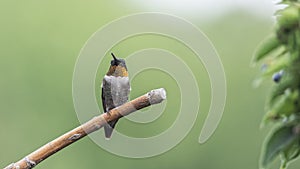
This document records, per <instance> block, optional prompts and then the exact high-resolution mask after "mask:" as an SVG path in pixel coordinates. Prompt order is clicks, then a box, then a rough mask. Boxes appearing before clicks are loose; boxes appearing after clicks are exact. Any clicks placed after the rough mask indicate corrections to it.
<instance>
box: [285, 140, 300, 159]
mask: <svg viewBox="0 0 300 169" xmlns="http://www.w3.org/2000/svg"><path fill="white" fill-rule="evenodd" d="M299 154H300V145H299V139H297V140H296V141H294V143H293V144H292V145H290V146H289V148H287V149H286V150H285V151H283V153H282V157H281V158H282V160H283V161H285V162H286V163H288V162H290V161H292V160H294V159H295V158H297V157H298V156H299Z"/></svg>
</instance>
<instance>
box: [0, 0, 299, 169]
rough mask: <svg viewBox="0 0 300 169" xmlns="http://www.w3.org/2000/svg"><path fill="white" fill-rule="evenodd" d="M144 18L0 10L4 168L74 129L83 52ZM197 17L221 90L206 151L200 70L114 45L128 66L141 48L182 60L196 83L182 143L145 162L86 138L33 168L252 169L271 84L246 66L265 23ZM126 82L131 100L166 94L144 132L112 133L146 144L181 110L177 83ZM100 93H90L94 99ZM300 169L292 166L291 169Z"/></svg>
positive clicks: (150, 73)
mask: <svg viewBox="0 0 300 169" xmlns="http://www.w3.org/2000/svg"><path fill="white" fill-rule="evenodd" d="M145 11H149V10H147V9H144V8H142V7H141V6H140V5H136V4H134V3H129V2H125V1H119V2H116V1H112V2H110V1H96V0H93V1H87V2H86V1H79V0H73V1H56V0H52V1H49V0H45V1H36V0H29V1H16V0H1V1H0V52H1V58H0V74H1V83H0V125H1V128H0V132H1V133H0V134H1V139H0V164H1V167H5V166H6V165H8V164H9V163H11V162H14V161H17V160H19V159H20V158H22V157H24V156H25V155H27V154H28V153H30V152H32V151H33V150H35V149H36V148H38V147H40V146H42V145H43V144H45V143H47V142H48V141H50V140H52V139H54V138H56V137H57V136H59V135H61V134H62V133H64V132H66V131H68V130H70V129H72V128H74V127H76V126H78V125H79V122H78V120H77V116H76V113H75V111H74V108H73V100H72V75H73V69H74V66H75V63H76V59H77V56H78V54H79V52H80V49H81V48H82V47H83V45H84V44H85V42H86V41H87V39H88V38H89V37H90V36H91V35H92V34H93V33H94V32H95V31H96V30H98V29H99V28H100V27H101V26H103V25H104V24H107V23H109V22H110V21H112V20H114V19H117V18H119V17H121V16H125V15H128V14H133V13H136V12H145ZM150 11H151V10H150ZM194 15H195V16H197V12H194ZM195 18H197V17H194V19H193V20H192V22H193V23H194V24H195V25H197V26H198V27H199V28H200V29H201V30H203V31H204V33H205V34H206V35H207V36H208V37H209V38H210V40H211V41H212V42H213V44H214V45H215V47H216V49H217V51H218V52H219V54H220V56H221V60H222V62H223V65H224V68H225V73H226V77H227V85H228V86H227V92H228V94H227V102H226V107H225V112H224V116H223V119H222V121H221V123H220V125H219V127H218V129H217V131H216V132H215V134H214V135H213V137H211V138H210V140H209V141H208V142H207V143H205V144H203V145H200V144H199V143H198V137H199V133H200V130H201V127H202V125H203V122H204V119H205V117H206V115H207V114H206V112H207V111H208V109H209V103H210V89H209V85H210V84H209V79H208V77H207V74H206V72H205V69H204V68H203V67H198V66H197V65H199V64H198V63H196V62H195V57H193V56H192V53H191V52H190V51H188V50H187V49H185V48H184V47H182V45H181V44H180V43H179V42H176V41H174V40H173V41H172V40H171V39H168V38H165V37H159V36H154V35H153V36H151V35H147V36H142V37H133V38H131V39H128V40H127V41H125V42H124V43H121V44H118V45H116V46H115V47H114V48H113V51H116V53H118V55H120V56H122V57H125V56H127V55H129V54H130V53H131V52H134V51H136V50H138V49H142V48H145V47H159V48H164V49H167V50H170V51H172V52H173V53H175V54H177V55H178V56H182V59H183V60H185V61H186V63H187V64H188V65H189V66H190V67H191V69H192V70H193V72H194V74H196V75H198V76H197V77H196V79H197V82H198V83H199V90H200V93H201V103H200V112H201V113H200V115H199V116H198V118H197V121H196V124H195V125H194V127H193V128H192V130H191V132H190V133H189V135H188V136H187V137H186V138H185V139H184V140H183V141H182V142H181V143H180V144H178V145H177V146H176V147H175V148H173V149H172V150H170V151H168V152H166V153H164V154H161V155H159V156H155V157H151V158H145V159H129V158H123V157H119V156H116V155H113V154H111V153H109V152H106V151H104V150H103V149H101V148H99V147H98V146H97V145H96V144H95V143H94V142H93V141H91V140H90V139H89V138H88V137H87V138H85V139H83V140H81V141H79V142H78V143H75V144H74V145H71V146H70V147H68V148H66V149H64V150H63V151H61V152H59V153H57V154H56V155H54V156H52V157H50V158H49V159H47V160H46V161H44V162H42V163H41V164H39V165H38V166H37V167H36V168H40V169H41V168H43V169H52V168H64V169H68V168H70V169H71V168H122V169H126V168H144V169H147V168H162V169H163V168H173V169H177V168H178V169H180V168H203V169H219V168H225V169H227V168H228V169H238V168H243V169H253V168H258V160H259V155H260V151H261V150H260V149H261V145H262V142H263V140H264V138H265V135H266V133H267V131H268V128H265V129H263V130H260V129H259V125H260V121H261V118H262V116H263V110H264V99H265V95H266V93H267V91H268V89H269V85H271V84H272V83H271V81H270V82H266V83H264V84H263V86H261V87H259V88H257V89H254V88H253V86H252V83H253V80H254V79H255V76H256V74H257V73H258V71H259V68H258V67H256V68H252V67H250V66H249V65H250V62H251V58H252V54H253V52H254V50H255V48H256V46H257V45H258V43H259V42H260V41H261V40H262V39H264V37H265V36H267V35H268V34H269V32H270V31H271V30H272V25H273V24H272V21H271V18H266V17H260V16H259V15H253V14H250V13H248V12H246V11H243V10H242V9H233V10H229V11H228V12H227V13H224V14H223V15H222V16H220V17H215V18H212V19H207V20H205V21H203V20H201V19H195ZM158 42H159V43H158ZM164 42H166V43H164ZM168 42H171V43H168ZM166 44H167V45H166ZM99 45H101V44H99ZM106 58H107V59H106V60H104V62H103V63H102V64H101V65H100V68H99V71H98V76H97V79H96V82H95V83H96V84H97V85H99V83H100V81H101V78H102V76H103V75H104V73H105V71H106V70H107V67H108V62H109V60H110V58H108V56H107V57H106ZM105 62H107V63H105ZM145 77H147V78H145ZM157 79H164V81H162V80H157ZM154 82H155V83H154ZM131 83H132V89H133V90H132V93H131V98H134V97H137V96H139V95H141V94H144V93H145V92H147V91H148V90H150V89H153V88H157V87H165V88H166V89H167V91H168V103H167V105H166V109H165V112H164V114H163V115H162V116H161V117H160V118H159V119H158V120H157V121H155V122H152V123H149V124H144V125H142V124H137V123H132V122H130V121H128V120H126V119H124V120H121V122H120V124H119V125H118V127H117V129H118V130H119V131H121V132H122V133H125V134H127V135H129V136H137V137H147V136H153V135H156V134H158V133H160V132H161V131H164V130H165V129H166V128H168V127H169V126H170V125H171V124H172V122H173V121H174V119H175V118H176V115H177V113H178V112H177V111H178V108H179V106H178V105H179V101H178V99H177V97H178V96H180V94H179V91H178V86H177V85H176V81H175V80H174V79H172V78H171V77H170V76H168V75H167V74H165V73H163V72H160V71H157V70H147V71H143V72H141V73H140V74H138V75H137V76H136V77H135V78H134V79H133V80H132V82H131ZM141 86H142V87H141ZM99 87H100V86H99ZM98 90H99V89H95V91H96V92H97V93H99V92H98ZM176 110H177V111H176ZM101 132H102V131H101ZM96 134H97V133H96ZM299 166H300V161H297V162H295V163H293V164H292V165H291V167H290V169H296V168H299ZM272 167H273V168H277V165H276V164H275V163H274V164H273V166H272Z"/></svg>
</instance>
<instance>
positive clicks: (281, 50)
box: [254, 0, 300, 169]
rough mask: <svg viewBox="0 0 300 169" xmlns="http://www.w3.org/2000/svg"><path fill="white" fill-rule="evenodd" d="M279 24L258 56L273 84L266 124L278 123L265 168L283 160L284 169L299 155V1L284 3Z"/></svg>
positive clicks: (263, 76) (263, 75)
mask: <svg viewBox="0 0 300 169" xmlns="http://www.w3.org/2000/svg"><path fill="white" fill-rule="evenodd" d="M280 4H284V5H286V7H285V8H284V9H281V10H278V11H277V12H276V17H277V24H276V30H275V31H274V33H273V34H272V35H271V36H270V37H268V38H267V39H266V40H265V41H264V42H263V43H262V44H261V45H260V47H259V49H258V50H257V51H256V53H255V59H254V62H259V61H261V62H263V63H262V71H261V74H260V77H259V79H260V80H264V79H270V78H272V79H273V81H274V83H275V84H274V85H273V86H272V90H271V92H270V94H269V97H268V99H267V103H266V115H265V117H264V120H263V122H262V123H263V125H265V124H269V123H272V124H275V125H276V127H275V129H274V130H273V131H272V132H271V133H270V136H269V137H268V138H267V139H266V142H265V145H264V151H263V154H262V159H261V166H262V167H263V168H266V167H268V165H269V164H270V163H271V162H272V161H273V160H274V159H275V158H276V157H277V156H280V157H281V161H282V163H281V169H285V168H287V165H288V163H289V162H290V161H292V160H294V159H295V158H297V157H298V156H299V154H300V93H299V92H300V0H283V1H281V2H280Z"/></svg>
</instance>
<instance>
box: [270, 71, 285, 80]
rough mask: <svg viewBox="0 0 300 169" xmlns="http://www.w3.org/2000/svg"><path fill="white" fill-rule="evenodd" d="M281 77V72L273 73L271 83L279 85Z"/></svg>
mask: <svg viewBox="0 0 300 169" xmlns="http://www.w3.org/2000/svg"><path fill="white" fill-rule="evenodd" d="M282 75H283V71H282V70H281V71H280V72H277V73H275V74H274V75H273V76H272V79H273V81H274V82H276V83H279V82H280V80H281V78H282Z"/></svg>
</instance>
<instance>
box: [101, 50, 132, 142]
mask: <svg viewBox="0 0 300 169" xmlns="http://www.w3.org/2000/svg"><path fill="white" fill-rule="evenodd" d="M111 55H112V57H113V60H111V62H110V67H109V70H108V72H107V73H106V75H105V76H104V78H103V81H102V94H101V96H102V106H103V110H104V113H109V111H110V110H111V109H114V108H115V107H118V106H121V105H122V104H124V103H126V102H128V98H129V93H130V90H131V89H130V83H129V77H128V71H127V67H126V63H125V60H124V59H119V58H116V57H115V55H114V54H113V53H111ZM117 122H118V119H117V120H114V121H111V122H109V123H107V124H106V125H105V126H104V132H105V137H106V138H107V139H110V138H111V136H112V132H113V130H114V128H115V126H116V124H117Z"/></svg>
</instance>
